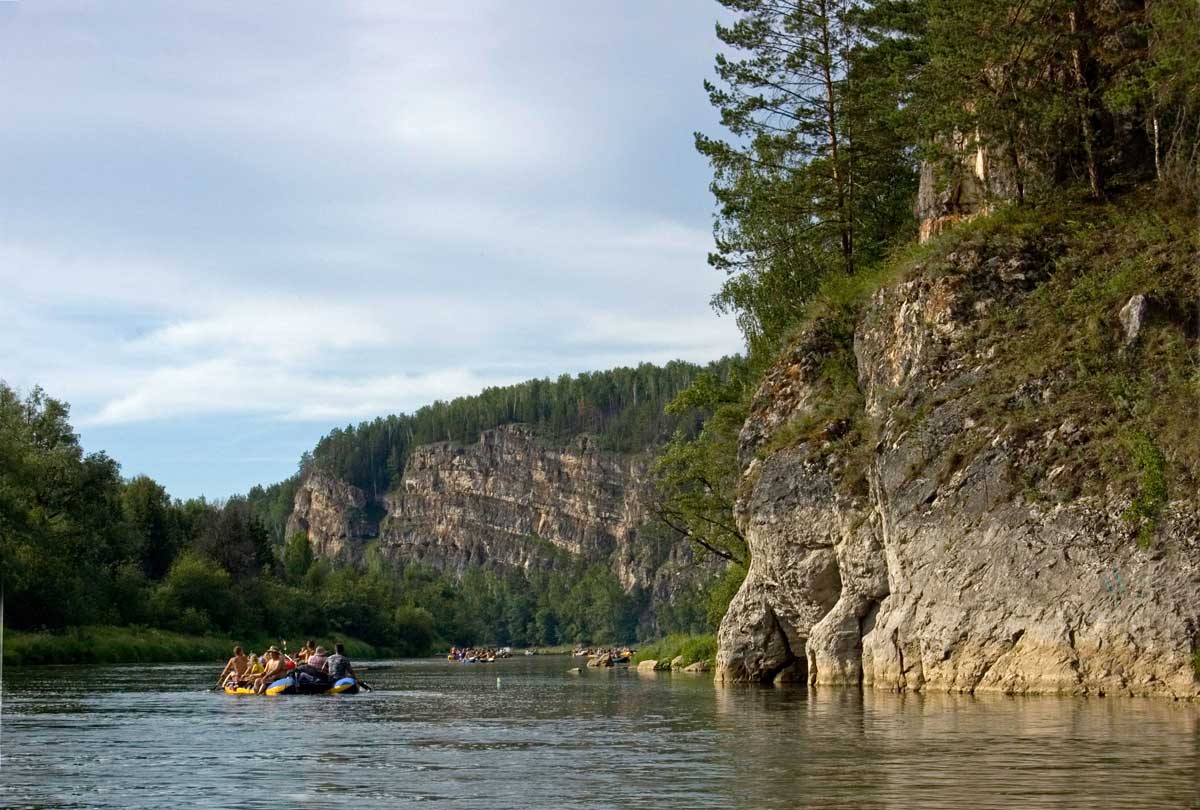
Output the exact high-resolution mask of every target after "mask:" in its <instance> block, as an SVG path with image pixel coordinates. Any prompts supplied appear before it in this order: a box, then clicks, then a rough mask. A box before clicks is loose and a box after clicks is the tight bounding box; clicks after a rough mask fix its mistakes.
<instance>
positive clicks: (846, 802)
mask: <svg viewBox="0 0 1200 810" xmlns="http://www.w3.org/2000/svg"><path fill="white" fill-rule="evenodd" d="M573 663H574V662H572V661H571V660H570V659H565V658H532V659H516V660H512V661H504V662H500V663H498V664H495V665H492V666H487V667H484V666H474V667H472V666H463V665H456V664H448V663H446V662H440V661H421V662H382V663H377V664H375V665H374V666H373V667H372V668H371V676H370V680H371V681H372V683H373V684H374V685H375V686H376V691H375V692H373V693H370V694H362V695H357V696H354V697H349V696H342V697H327V696H317V697H292V698H279V699H274V700H267V699H256V698H236V697H230V696H226V695H223V694H219V693H212V692H209V691H206V687H207V686H208V683H209V681H208V678H209V677H210V676H211V673H209V672H208V671H207V670H203V669H199V670H198V669H196V668H194V667H180V666H174V667H153V668H149V669H147V668H135V667H106V668H97V669H93V670H84V669H76V668H45V669H24V670H16V669H11V668H10V669H9V670H6V671H5V673H4V677H5V684H4V689H5V692H4V726H3V734H4V736H3V739H2V742H3V752H2V754H3V763H2V766H0V805H3V806H6V807H9V806H11V807H21V808H25V807H30V808H32V807H55V808H58V807H121V808H158V807H163V806H174V807H217V806H234V805H236V806H238V807H242V808H253V807H272V808H277V807H278V805H279V803H280V802H281V801H290V802H296V801H313V802H319V803H321V804H322V805H332V806H338V805H341V804H345V805H352V806H354V807H360V808H374V807H394V806H397V805H405V804H409V803H413V802H417V801H437V802H439V803H440V804H441V805H442V806H447V807H477V806H479V805H480V804H483V803H487V804H489V805H491V806H493V807H555V808H560V807H603V806H616V805H622V806H635V807H637V806H647V807H648V806H652V805H653V806H663V805H666V804H675V803H679V804H684V805H686V806H688V807H749V806H753V807H763V808H775V807H780V808H782V807H810V806H811V807H826V808H830V807H847V808H849V807H880V808H884V807H886V808H892V807H896V808H899V807H906V808H907V807H928V808H942V807H945V808H951V807H953V808H959V807H963V806H964V805H971V806H973V807H975V808H984V807H1004V808H1006V810H1014V808H1034V807H1062V806H1080V807H1101V806H1102V807H1144V806H1150V805H1160V806H1173V807H1180V806H1182V807H1188V806H1197V807H1200V804H1195V805H1193V802H1195V801H1196V798H1197V796H1198V795H1200V764H1198V758H1200V707H1197V706H1194V705H1190V704H1174V703H1169V702H1163V701H1150V700H1103V699H1101V700H1096V699H1093V700H1086V699H1058V698H1006V697H1000V696H978V697H970V696H962V695H913V694H892V693H887V692H873V691H871V692H866V693H860V692H859V691H857V690H844V689H828V688H822V689H815V690H812V691H809V690H805V689H804V688H802V687H795V686H793V687H785V688H779V689H771V688H765V689H764V688H751V687H729V688H719V687H715V686H714V685H713V684H712V682H711V681H710V680H708V679H707V678H699V677H688V676H680V675H675V676H670V675H659V676H656V677H653V678H647V677H638V676H637V675H636V674H635V673H633V672H629V671H625V670H618V671H607V672H596V671H590V672H588V673H586V674H585V675H583V676H569V675H567V674H565V670H566V669H567V668H568V667H569V666H572V665H573ZM497 678H499V682H498V683H497ZM156 682H157V683H161V684H163V685H164V686H163V687H162V688H156V687H155V686H153V684H154V683H156Z"/></svg>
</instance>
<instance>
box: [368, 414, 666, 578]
mask: <svg viewBox="0 0 1200 810" xmlns="http://www.w3.org/2000/svg"><path fill="white" fill-rule="evenodd" d="M647 471H648V458H647V457H645V456H626V455H621V454H617V453H608V452H604V451H602V450H599V449H597V448H596V447H595V446H594V444H593V442H592V441H591V439H589V437H587V436H582V437H579V438H578V439H576V440H575V441H574V443H573V444H572V445H571V446H569V447H565V448H564V447H552V446H547V445H544V444H543V443H541V442H540V441H539V440H538V438H537V437H536V436H535V435H534V433H533V432H532V431H531V430H530V429H529V428H527V427H525V426H523V425H506V426H504V427H500V428H496V429H495V430H489V431H486V432H485V433H484V434H483V435H482V436H481V437H480V439H479V441H478V443H476V444H474V445H470V446H463V445H459V444H453V443H449V442H446V443H440V444H431V445H425V446H423V447H420V448H417V450H416V451H415V452H414V453H413V455H412V458H410V459H409V462H408V464H407V466H406V467H405V470H404V478H403V481H402V483H401V485H400V487H399V488H398V489H397V491H396V492H395V493H393V494H391V495H389V496H388V497H387V501H386V503H387V519H386V521H385V522H384V525H383V532H382V548H383V550H384V553H385V554H387V555H388V556H389V557H390V558H393V559H396V560H406V561H415V562H420V563H425V564H427V565H431V566H433V567H436V568H439V569H441V570H444V571H449V572H452V573H455V574H462V573H463V572H464V571H465V570H466V569H467V568H470V567H475V566H486V565H497V564H498V565H502V566H512V567H518V568H523V569H529V568H531V567H533V566H537V565H542V564H544V563H545V561H546V559H547V554H546V551H547V547H552V548H556V549H560V550H562V551H566V552H568V553H570V554H572V555H574V556H576V557H581V558H583V559H586V560H591V561H609V560H611V561H612V564H613V569H614V572H615V573H616V574H617V576H618V577H619V579H620V580H621V583H622V585H624V586H625V588H626V589H627V590H628V589H632V588H633V587H635V586H637V585H645V584H646V583H648V582H649V581H650V579H651V578H652V576H653V572H652V571H651V570H647V568H646V567H644V566H642V567H639V566H638V565H637V562H636V558H637V554H636V546H637V541H638V531H639V529H640V527H641V526H642V524H643V523H645V521H646V519H647V514H646V508H645V505H644V504H645V494H646V487H647Z"/></svg>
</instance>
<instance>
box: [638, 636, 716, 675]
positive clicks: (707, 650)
mask: <svg viewBox="0 0 1200 810" xmlns="http://www.w3.org/2000/svg"><path fill="white" fill-rule="evenodd" d="M678 656H683V666H685V667H686V666H688V665H689V664H694V663H696V662H697V661H707V662H708V663H709V665H710V666H711V665H714V664H715V663H716V657H717V637H716V636H714V635H712V634H704V635H684V634H679V635H673V636H667V637H666V638H664V639H661V640H659V641H655V642H653V643H651V644H646V645H644V646H642V647H641V648H640V649H639V650H638V651H637V654H636V655H634V656H633V663H634V664H639V663H641V662H642V661H672V660H674V659H675V658H676V657H678Z"/></svg>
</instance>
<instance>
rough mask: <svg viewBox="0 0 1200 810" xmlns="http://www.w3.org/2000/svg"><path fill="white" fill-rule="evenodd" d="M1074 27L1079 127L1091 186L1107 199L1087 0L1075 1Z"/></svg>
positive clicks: (1073, 60)
mask: <svg viewBox="0 0 1200 810" xmlns="http://www.w3.org/2000/svg"><path fill="white" fill-rule="evenodd" d="M1068 18H1069V20H1070V24H1071V36H1072V39H1073V43H1072V46H1071V67H1072V71H1073V73H1074V79H1075V85H1076V88H1077V91H1078V92H1079V93H1080V94H1081V96H1082V103H1081V104H1080V105H1079V128H1080V130H1081V132H1082V134H1083V154H1084V159H1085V161H1086V162H1087V173H1088V186H1089V188H1090V190H1091V193H1092V197H1093V198H1094V199H1100V198H1102V197H1103V196H1104V177H1103V174H1102V169H1101V166H1100V158H1099V155H1098V154H1097V152H1098V151H1099V149H1098V147H1097V144H1096V140H1097V136H1098V131H1099V126H1098V121H1097V118H1098V114H1097V109H1096V98H1095V96H1096V77H1095V74H1096V70H1095V65H1094V64H1093V63H1092V58H1091V52H1090V50H1089V48H1088V40H1089V38H1090V37H1091V23H1090V21H1089V20H1088V16H1087V2H1086V0H1075V8H1074V9H1072V10H1071V11H1070V12H1069V13H1068Z"/></svg>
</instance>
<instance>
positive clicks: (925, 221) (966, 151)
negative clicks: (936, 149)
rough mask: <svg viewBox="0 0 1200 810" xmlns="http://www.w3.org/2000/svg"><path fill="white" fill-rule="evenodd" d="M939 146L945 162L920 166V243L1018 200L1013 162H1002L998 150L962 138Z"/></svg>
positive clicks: (931, 162)
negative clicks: (1006, 201) (1004, 203)
mask: <svg viewBox="0 0 1200 810" xmlns="http://www.w3.org/2000/svg"><path fill="white" fill-rule="evenodd" d="M941 146H942V148H943V149H945V151H946V152H947V153H948V154H947V155H946V159H944V160H940V161H924V162H923V163H922V164H921V176H920V182H919V186H918V189H917V204H916V215H917V222H918V223H919V236H920V240H921V241H922V242H924V241H925V240H927V239H930V238H932V237H934V236H937V235H938V234H939V233H941V232H942V231H944V230H945V229H946V228H947V227H949V226H950V225H953V224H954V223H956V222H962V221H963V220H967V219H971V218H972V217H975V216H978V215H979V214H984V213H987V212H988V211H989V210H990V209H991V208H992V207H993V206H994V205H995V204H996V203H997V202H999V201H1005V200H1013V199H1016V198H1017V196H1018V190H1017V183H1016V178H1015V177H1014V174H1015V173H1014V171H1013V169H1012V159H1011V158H1009V159H1008V160H1005V159H1004V157H1002V156H1001V154H1000V151H1001V150H998V149H996V148H995V147H992V148H988V147H986V146H984V145H983V144H981V143H980V139H979V138H978V136H976V135H963V134H957V135H955V136H954V137H953V138H951V139H947V140H946V141H944V142H943V143H942V144H941ZM1021 160H1022V161H1023V158H1022V159H1021Z"/></svg>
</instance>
